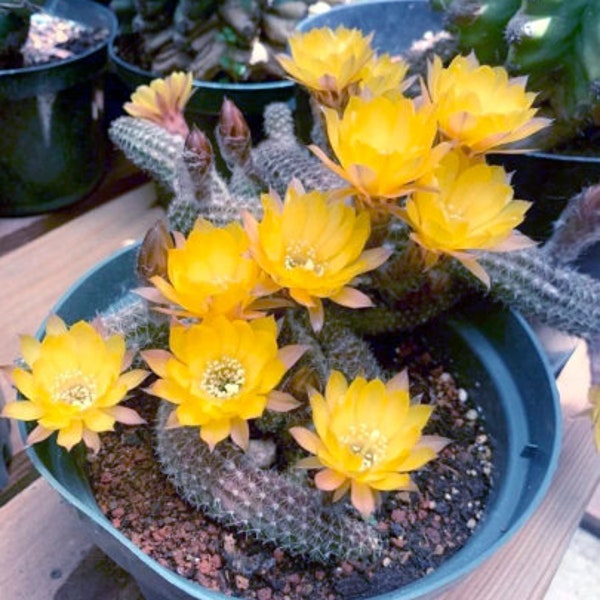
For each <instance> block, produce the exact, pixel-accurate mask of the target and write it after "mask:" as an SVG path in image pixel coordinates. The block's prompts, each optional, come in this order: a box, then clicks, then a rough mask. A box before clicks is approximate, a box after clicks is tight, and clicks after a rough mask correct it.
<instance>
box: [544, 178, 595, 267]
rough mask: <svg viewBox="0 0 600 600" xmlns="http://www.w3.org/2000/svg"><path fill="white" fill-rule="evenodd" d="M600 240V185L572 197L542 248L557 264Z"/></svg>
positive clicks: (570, 260)
mask: <svg viewBox="0 0 600 600" xmlns="http://www.w3.org/2000/svg"><path fill="white" fill-rule="evenodd" d="M598 242H600V185H595V186H592V187H590V188H588V189H586V190H584V191H583V192H581V193H580V194H578V195H577V196H575V197H573V198H571V200H570V201H569V203H568V204H567V207H566V208H565V210H564V211H563V212H562V214H561V215H560V217H559V219H558V220H557V221H556V223H555V225H554V232H553V233H552V236H551V237H550V239H548V241H547V242H546V244H545V245H544V247H543V250H544V252H545V253H546V255H547V256H549V257H550V258H551V259H552V260H553V261H554V262H555V263H557V264H563V265H566V264H569V263H572V262H573V261H575V260H576V259H577V258H578V257H579V256H580V255H581V254H582V253H583V252H585V250H586V249H587V248H589V247H590V246H591V245H592V244H595V243H598Z"/></svg>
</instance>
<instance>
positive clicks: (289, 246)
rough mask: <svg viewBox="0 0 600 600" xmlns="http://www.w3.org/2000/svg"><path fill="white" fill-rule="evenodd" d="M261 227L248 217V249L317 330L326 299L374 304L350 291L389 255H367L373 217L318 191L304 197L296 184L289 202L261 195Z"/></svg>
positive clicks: (372, 252)
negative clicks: (352, 285) (304, 311)
mask: <svg viewBox="0 0 600 600" xmlns="http://www.w3.org/2000/svg"><path fill="white" fill-rule="evenodd" d="M262 203H263V208H264V216H263V219H262V221H261V222H260V223H258V222H257V221H256V219H254V217H253V216H252V215H250V214H249V213H246V214H245V215H244V224H245V227H246V231H247V233H248V237H249V238H250V249H251V252H252V255H253V256H254V257H255V259H256V261H257V262H258V264H259V265H260V266H261V267H262V268H263V269H264V270H265V271H266V272H267V273H268V274H269V275H270V276H271V278H272V279H273V281H274V282H275V283H276V284H277V285H278V286H279V287H282V288H286V289H287V290H288V291H289V294H290V296H291V297H292V298H293V299H294V300H295V301H296V302H298V303H299V304H302V305H303V306H306V307H307V308H308V311H309V315H310V318H311V322H312V324H313V327H314V329H315V330H319V329H320V328H321V326H322V324H323V318H324V317H323V305H322V302H321V299H322V298H329V299H330V300H332V301H333V302H337V303H338V304H342V305H343V306H349V307H352V308H359V307H365V306H371V302H370V300H369V299H368V298H367V297H366V296H365V295H364V294H363V293H362V292H359V291H358V290H356V289H355V288H352V287H350V286H349V284H350V283H351V281H352V280H353V279H354V278H355V277H356V276H357V275H360V274H361V273H365V272H366V271H370V270H372V269H375V268H377V267H378V266H379V265H381V264H382V263H383V262H384V261H385V260H386V259H387V257H388V256H389V251H388V250H385V249H383V248H372V249H369V250H364V247H365V244H366V242H367V239H368V238H369V234H370V231H371V225H370V220H369V215H368V214H367V213H362V214H358V215H357V214H356V211H355V209H354V208H352V207H351V206H348V205H346V204H345V203H344V202H343V201H342V200H340V199H337V198H334V197H332V196H331V195H329V196H328V195H327V194H324V193H322V192H319V191H312V192H307V193H305V192H304V190H303V189H302V188H301V186H300V185H299V184H297V182H295V183H293V184H291V185H290V186H289V187H288V190H287V193H286V196H285V201H284V203H283V204H282V202H281V200H280V199H279V198H278V197H277V196H276V195H275V194H263V196H262Z"/></svg>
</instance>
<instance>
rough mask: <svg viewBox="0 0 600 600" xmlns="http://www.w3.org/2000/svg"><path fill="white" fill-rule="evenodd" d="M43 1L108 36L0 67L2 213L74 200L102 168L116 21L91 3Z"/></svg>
mask: <svg viewBox="0 0 600 600" xmlns="http://www.w3.org/2000/svg"><path fill="white" fill-rule="evenodd" d="M47 6H48V11H49V12H50V13H51V14H53V15H56V16H59V17H65V18H69V19H72V20H74V21H77V22H79V23H82V24H83V25H86V26H89V27H93V28H98V27H100V28H105V29H107V30H108V32H109V36H108V37H107V38H106V39H105V40H104V41H102V42H101V43H99V44H98V45H97V46H96V47H94V48H92V49H89V50H87V51H86V52H84V53H82V54H79V55H77V56H73V57H71V58H69V59H66V60H64V61H61V62H57V63H52V64H49V65H38V66H32V67H25V68H20V69H7V70H3V71H0V130H1V131H2V135H0V217H7V216H20V215H30V214H35V213H40V212H45V211H49V210H54V209H58V208H61V207H63V206H67V205H69V204H72V203H74V202H76V201H78V200H80V199H81V198H83V197H84V196H85V195H86V194H87V193H89V192H90V191H91V190H92V189H93V188H94V186H95V185H96V184H97V183H98V182H99V181H100V179H101V177H102V175H103V173H104V168H105V157H106V148H107V137H106V128H105V123H104V121H103V118H102V74H103V71H104V69H105V67H106V64H107V56H108V54H107V47H108V42H109V40H110V38H111V37H112V36H113V35H114V34H115V33H116V27H117V23H116V18H115V16H114V14H113V13H112V12H111V11H110V10H108V9H107V8H106V7H104V6H102V5H100V4H97V3H95V2H91V1H89V0H55V1H49V2H47Z"/></svg>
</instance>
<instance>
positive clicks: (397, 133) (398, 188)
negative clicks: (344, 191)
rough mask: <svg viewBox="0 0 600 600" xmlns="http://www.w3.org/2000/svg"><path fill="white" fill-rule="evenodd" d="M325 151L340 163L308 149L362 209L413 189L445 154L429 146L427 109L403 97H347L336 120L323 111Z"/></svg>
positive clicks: (432, 128)
mask: <svg viewBox="0 0 600 600" xmlns="http://www.w3.org/2000/svg"><path fill="white" fill-rule="evenodd" d="M324 112H325V119H326V124H327V134H328V137H329V142H330V144H331V148H332V150H333V152H334V154H335V156H336V157H337V159H338V161H339V162H340V164H339V165H337V164H335V163H334V162H333V161H331V160H330V159H329V158H328V157H327V156H326V155H325V153H324V152H323V151H322V150H321V149H319V148H317V147H315V146H312V147H311V149H312V150H313V152H314V153H315V154H316V155H317V156H318V157H319V158H320V159H321V160H322V161H323V162H324V163H325V164H326V165H327V166H328V167H329V168H330V169H331V170H332V171H334V172H336V173H337V174H338V175H340V176H341V177H343V178H344V179H346V180H347V181H348V182H349V183H350V184H351V186H352V188H353V189H354V191H355V192H356V193H357V194H358V195H359V201H360V202H362V203H364V204H366V205H367V206H370V207H374V208H379V209H385V205H386V203H390V201H395V200H396V199H397V198H398V197H400V196H402V195H404V194H406V193H407V192H409V191H410V190H412V189H413V188H414V187H415V182H416V181H417V180H419V179H421V178H423V177H425V176H426V175H427V174H428V173H430V172H431V170H432V169H433V168H434V166H435V165H436V164H437V162H438V161H439V159H440V158H441V157H442V156H443V155H444V153H445V152H446V151H447V150H448V146H447V144H438V145H435V140H436V136H437V123H436V120H435V114H434V111H433V107H431V106H422V107H420V108H417V107H416V106H415V104H414V103H413V102H412V101H411V100H409V99H408V98H404V97H394V98H391V97H386V96H380V97H376V98H372V99H366V98H359V97H352V98H350V100H349V102H348V105H347V106H346V109H345V111H344V113H343V116H342V117H340V116H339V115H338V114H337V112H336V111H334V110H328V109H326V110H325V111H324Z"/></svg>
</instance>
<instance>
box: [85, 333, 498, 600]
mask: <svg viewBox="0 0 600 600" xmlns="http://www.w3.org/2000/svg"><path fill="white" fill-rule="evenodd" d="M396 362H397V363H398V365H401V364H409V366H410V378H411V387H412V392H414V393H421V394H423V399H422V401H423V402H430V401H433V400H434V399H435V400H436V404H437V407H436V410H435V411H434V416H433V417H432V420H431V423H430V425H429V426H428V428H429V429H428V431H427V433H438V434H440V435H444V436H447V437H450V438H451V439H453V440H454V442H453V443H452V444H450V445H449V446H448V447H446V448H445V449H444V450H443V451H442V453H441V454H440V457H439V458H438V459H437V460H435V461H433V462H432V463H430V465H428V466H427V467H426V468H424V469H422V470H421V471H420V472H419V473H417V474H416V475H415V477H414V479H415V481H416V483H417V484H418V486H419V489H420V493H419V494H409V493H407V492H397V493H389V494H388V495H387V497H386V498H385V500H384V502H383V504H382V506H381V508H380V510H378V512H377V513H376V515H375V521H376V527H377V529H378V530H379V532H380V533H381V535H382V537H383V538H384V540H385V550H384V552H383V553H382V554H381V555H380V556H378V557H377V558H376V559H373V560H372V561H344V562H341V563H339V564H328V565H319V564H314V563H306V562H305V561H302V560H301V559H298V558H297V557H296V558H290V557H288V556H287V555H286V554H285V553H284V552H283V551H282V550H281V549H279V548H276V547H263V546H261V545H260V544H259V543H257V542H256V541H254V540H251V539H246V538H245V537H242V536H238V535H236V533H235V532H234V531H232V530H230V529H227V528H224V527H222V526H220V525H218V524H215V523H213V522H210V521H209V520H208V519H207V518H205V517H204V516H203V515H202V514H201V513H199V512H197V511H196V510H194V509H193V508H191V507H190V506H188V505H187V504H186V503H185V502H184V501H183V500H182V499H181V498H180V497H179V496H178V495H177V493H176V492H175V490H174V489H173V487H172V485H171V484H170V482H169V481H168V480H167V479H166V477H165V476H164V475H163V474H162V472H161V471H160V469H159V466H158V463H157V461H156V460H155V457H154V453H153V440H152V437H153V434H152V428H151V427H150V426H148V427H138V428H135V429H134V428H127V427H125V428H119V429H118V430H117V431H116V432H115V433H111V434H106V435H104V436H103V447H102V450H101V451H100V453H99V454H98V455H97V456H95V457H93V456H92V457H90V461H89V476H90V480H91V483H92V486H93V489H94V491H95V494H96V498H97V501H98V504H99V506H100V508H101V510H102V511H103V512H104V514H105V515H106V516H107V517H108V519H109V520H110V521H111V522H112V524H113V525H114V526H115V527H116V528H118V529H120V530H121V531H122V532H123V533H124V534H125V535H126V536H128V537H129V538H130V539H131V540H132V541H133V542H134V543H135V544H136V545H137V546H138V547H139V548H141V550H142V551H143V552H145V553H146V554H148V555H150V556H151V557H153V558H154V559H155V560H156V561H158V562H159V563H160V564H162V565H164V566H166V567H168V568H170V569H172V570H174V571H176V572H177V573H179V574H180V575H182V576H184V577H186V578H189V579H191V580H193V581H197V582H198V583H200V584H201V585H203V586H205V587H207V588H210V589H212V590H218V591H220V592H222V593H224V594H228V595H234V596H241V597H244V598H253V599H257V600H300V599H303V598H310V599H311V600H350V599H358V598H368V597H370V596H373V595H376V594H382V593H384V592H387V591H390V590H392V589H395V588H398V587H400V586H402V585H405V584H407V583H409V582H411V581H414V580H415V579H417V578H419V577H422V576H423V575H425V574H427V573H429V572H431V571H432V570H434V569H435V568H436V567H437V566H438V565H439V564H440V563H442V562H443V561H444V560H446V559H447V558H448V557H450V556H451V555H452V554H454V553H455V552H456V551H457V550H458V549H459V548H460V547H461V546H462V545H464V543H465V542H466V541H467V539H468V538H469V536H470V535H471V533H472V532H473V530H474V529H475V528H476V527H477V523H478V522H479V520H480V518H481V516H482V514H483V511H484V508H485V501H486V498H487V496H488V493H489V489H490V472H491V468H492V467H491V457H492V450H491V447H492V444H491V441H490V440H489V436H488V435H487V434H486V432H485V429H484V423H483V420H482V419H481V418H480V416H479V414H478V412H477V411H476V408H475V407H474V406H473V405H472V404H471V403H470V401H469V400H468V398H466V393H465V392H464V391H462V390H460V389H459V388H457V385H456V384H455V382H454V380H453V378H452V377H451V376H450V375H449V374H448V373H446V372H444V369H443V368H442V367H440V366H437V365H436V364H435V363H434V362H433V361H432V359H431V357H430V356H429V355H428V354H426V353H420V352H416V350H415V348H414V347H413V346H412V345H410V344H406V345H404V346H402V347H401V348H399V349H397V352H396ZM131 402H132V405H133V406H135V407H136V408H137V409H138V410H139V411H140V412H141V413H143V414H144V417H145V418H146V419H147V420H148V421H149V422H152V420H153V418H154V413H155V411H156V406H157V403H156V400H155V399H153V398H150V397H148V396H140V397H138V398H136V399H133V400H132V401H131Z"/></svg>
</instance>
